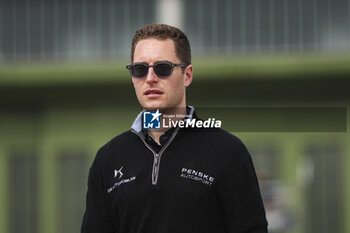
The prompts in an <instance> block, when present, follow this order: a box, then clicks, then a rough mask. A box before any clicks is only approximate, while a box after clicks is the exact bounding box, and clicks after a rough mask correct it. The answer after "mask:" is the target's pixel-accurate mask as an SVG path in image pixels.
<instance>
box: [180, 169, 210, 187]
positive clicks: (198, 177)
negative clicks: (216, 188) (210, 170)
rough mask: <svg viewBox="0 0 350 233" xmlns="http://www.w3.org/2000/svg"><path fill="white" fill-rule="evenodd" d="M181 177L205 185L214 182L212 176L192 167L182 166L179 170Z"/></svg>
mask: <svg viewBox="0 0 350 233" xmlns="http://www.w3.org/2000/svg"><path fill="white" fill-rule="evenodd" d="M180 176H181V177H183V178H185V179H191V180H195V181H199V182H202V183H203V184H206V185H209V186H210V185H212V184H213V183H214V180H215V179H214V177H212V176H210V175H208V174H205V173H204V172H201V171H197V170H194V169H189V168H182V170H181V175H180Z"/></svg>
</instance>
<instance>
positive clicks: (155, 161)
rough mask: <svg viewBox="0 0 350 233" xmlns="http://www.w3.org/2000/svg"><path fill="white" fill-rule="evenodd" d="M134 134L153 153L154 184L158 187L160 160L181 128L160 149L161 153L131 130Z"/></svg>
mask: <svg viewBox="0 0 350 233" xmlns="http://www.w3.org/2000/svg"><path fill="white" fill-rule="evenodd" d="M131 131H132V132H133V133H135V134H136V135H137V136H139V137H140V138H141V140H142V141H143V143H144V144H145V146H146V147H147V148H148V149H149V150H150V151H151V152H152V153H153V158H154V159H153V167H152V184H153V185H157V183H158V176H159V167H160V159H161V157H162V154H163V153H164V151H165V150H166V148H167V147H168V146H169V145H170V143H171V142H172V141H173V140H174V138H175V136H176V134H177V132H178V131H179V128H176V129H175V131H174V133H173V135H171V137H170V139H169V140H168V141H167V142H166V143H165V145H164V146H163V147H162V149H160V151H159V153H156V152H155V151H154V150H153V149H152V147H151V146H150V145H148V144H147V142H146V141H145V139H143V137H142V136H140V135H139V134H138V133H137V132H136V131H134V130H131Z"/></svg>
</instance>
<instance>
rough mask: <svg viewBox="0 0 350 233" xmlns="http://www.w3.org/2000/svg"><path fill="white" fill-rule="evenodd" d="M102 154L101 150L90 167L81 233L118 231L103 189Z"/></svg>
mask: <svg viewBox="0 0 350 233" xmlns="http://www.w3.org/2000/svg"><path fill="white" fill-rule="evenodd" d="M101 154H102V153H101V150H100V151H99V152H98V153H97V155H96V158H95V160H94V162H93V164H92V166H91V168H90V172H89V178H88V191H87V195H86V209H85V214H84V217H83V222H82V226H81V233H117V231H116V227H115V225H116V222H113V221H112V217H111V215H110V211H109V209H108V204H107V201H106V196H105V195H106V194H105V192H104V189H103V179H102V174H103V173H102V166H101V161H100V159H99V157H101V156H102V155H101Z"/></svg>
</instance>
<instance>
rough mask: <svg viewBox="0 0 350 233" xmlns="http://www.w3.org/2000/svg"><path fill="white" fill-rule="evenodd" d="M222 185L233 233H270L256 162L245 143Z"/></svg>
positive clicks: (226, 215)
mask: <svg viewBox="0 0 350 233" xmlns="http://www.w3.org/2000/svg"><path fill="white" fill-rule="evenodd" d="M231 159H233V161H232V160H231V165H230V166H229V168H228V171H226V174H225V177H227V179H223V180H224V181H223V182H222V183H221V184H220V186H219V187H220V196H221V200H222V208H223V213H224V220H225V225H226V228H227V231H228V232H229V233H266V232H267V221H266V216H265V210H264V205H263V202H262V198H261V194H260V190H259V185H258V180H257V177H256V173H255V169H254V166H253V162H252V160H251V157H250V154H249V153H248V151H247V149H246V147H245V146H244V145H243V143H242V142H241V141H239V144H238V146H237V147H235V152H234V155H233V157H231Z"/></svg>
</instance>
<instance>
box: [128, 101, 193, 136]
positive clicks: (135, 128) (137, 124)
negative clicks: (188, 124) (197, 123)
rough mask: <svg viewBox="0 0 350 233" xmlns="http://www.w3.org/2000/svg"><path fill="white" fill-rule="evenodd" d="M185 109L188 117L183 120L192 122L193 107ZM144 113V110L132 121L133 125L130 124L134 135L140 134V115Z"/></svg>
mask: <svg viewBox="0 0 350 233" xmlns="http://www.w3.org/2000/svg"><path fill="white" fill-rule="evenodd" d="M187 109H188V112H189V113H188V115H189V118H187V119H185V120H192V118H193V116H194V114H195V113H194V107H193V106H187ZM143 113H144V110H143V111H141V112H140V113H139V114H138V115H137V117H136V119H135V120H134V123H133V124H132V126H131V130H133V131H135V132H136V133H138V134H139V133H140V132H142V115H143Z"/></svg>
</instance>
